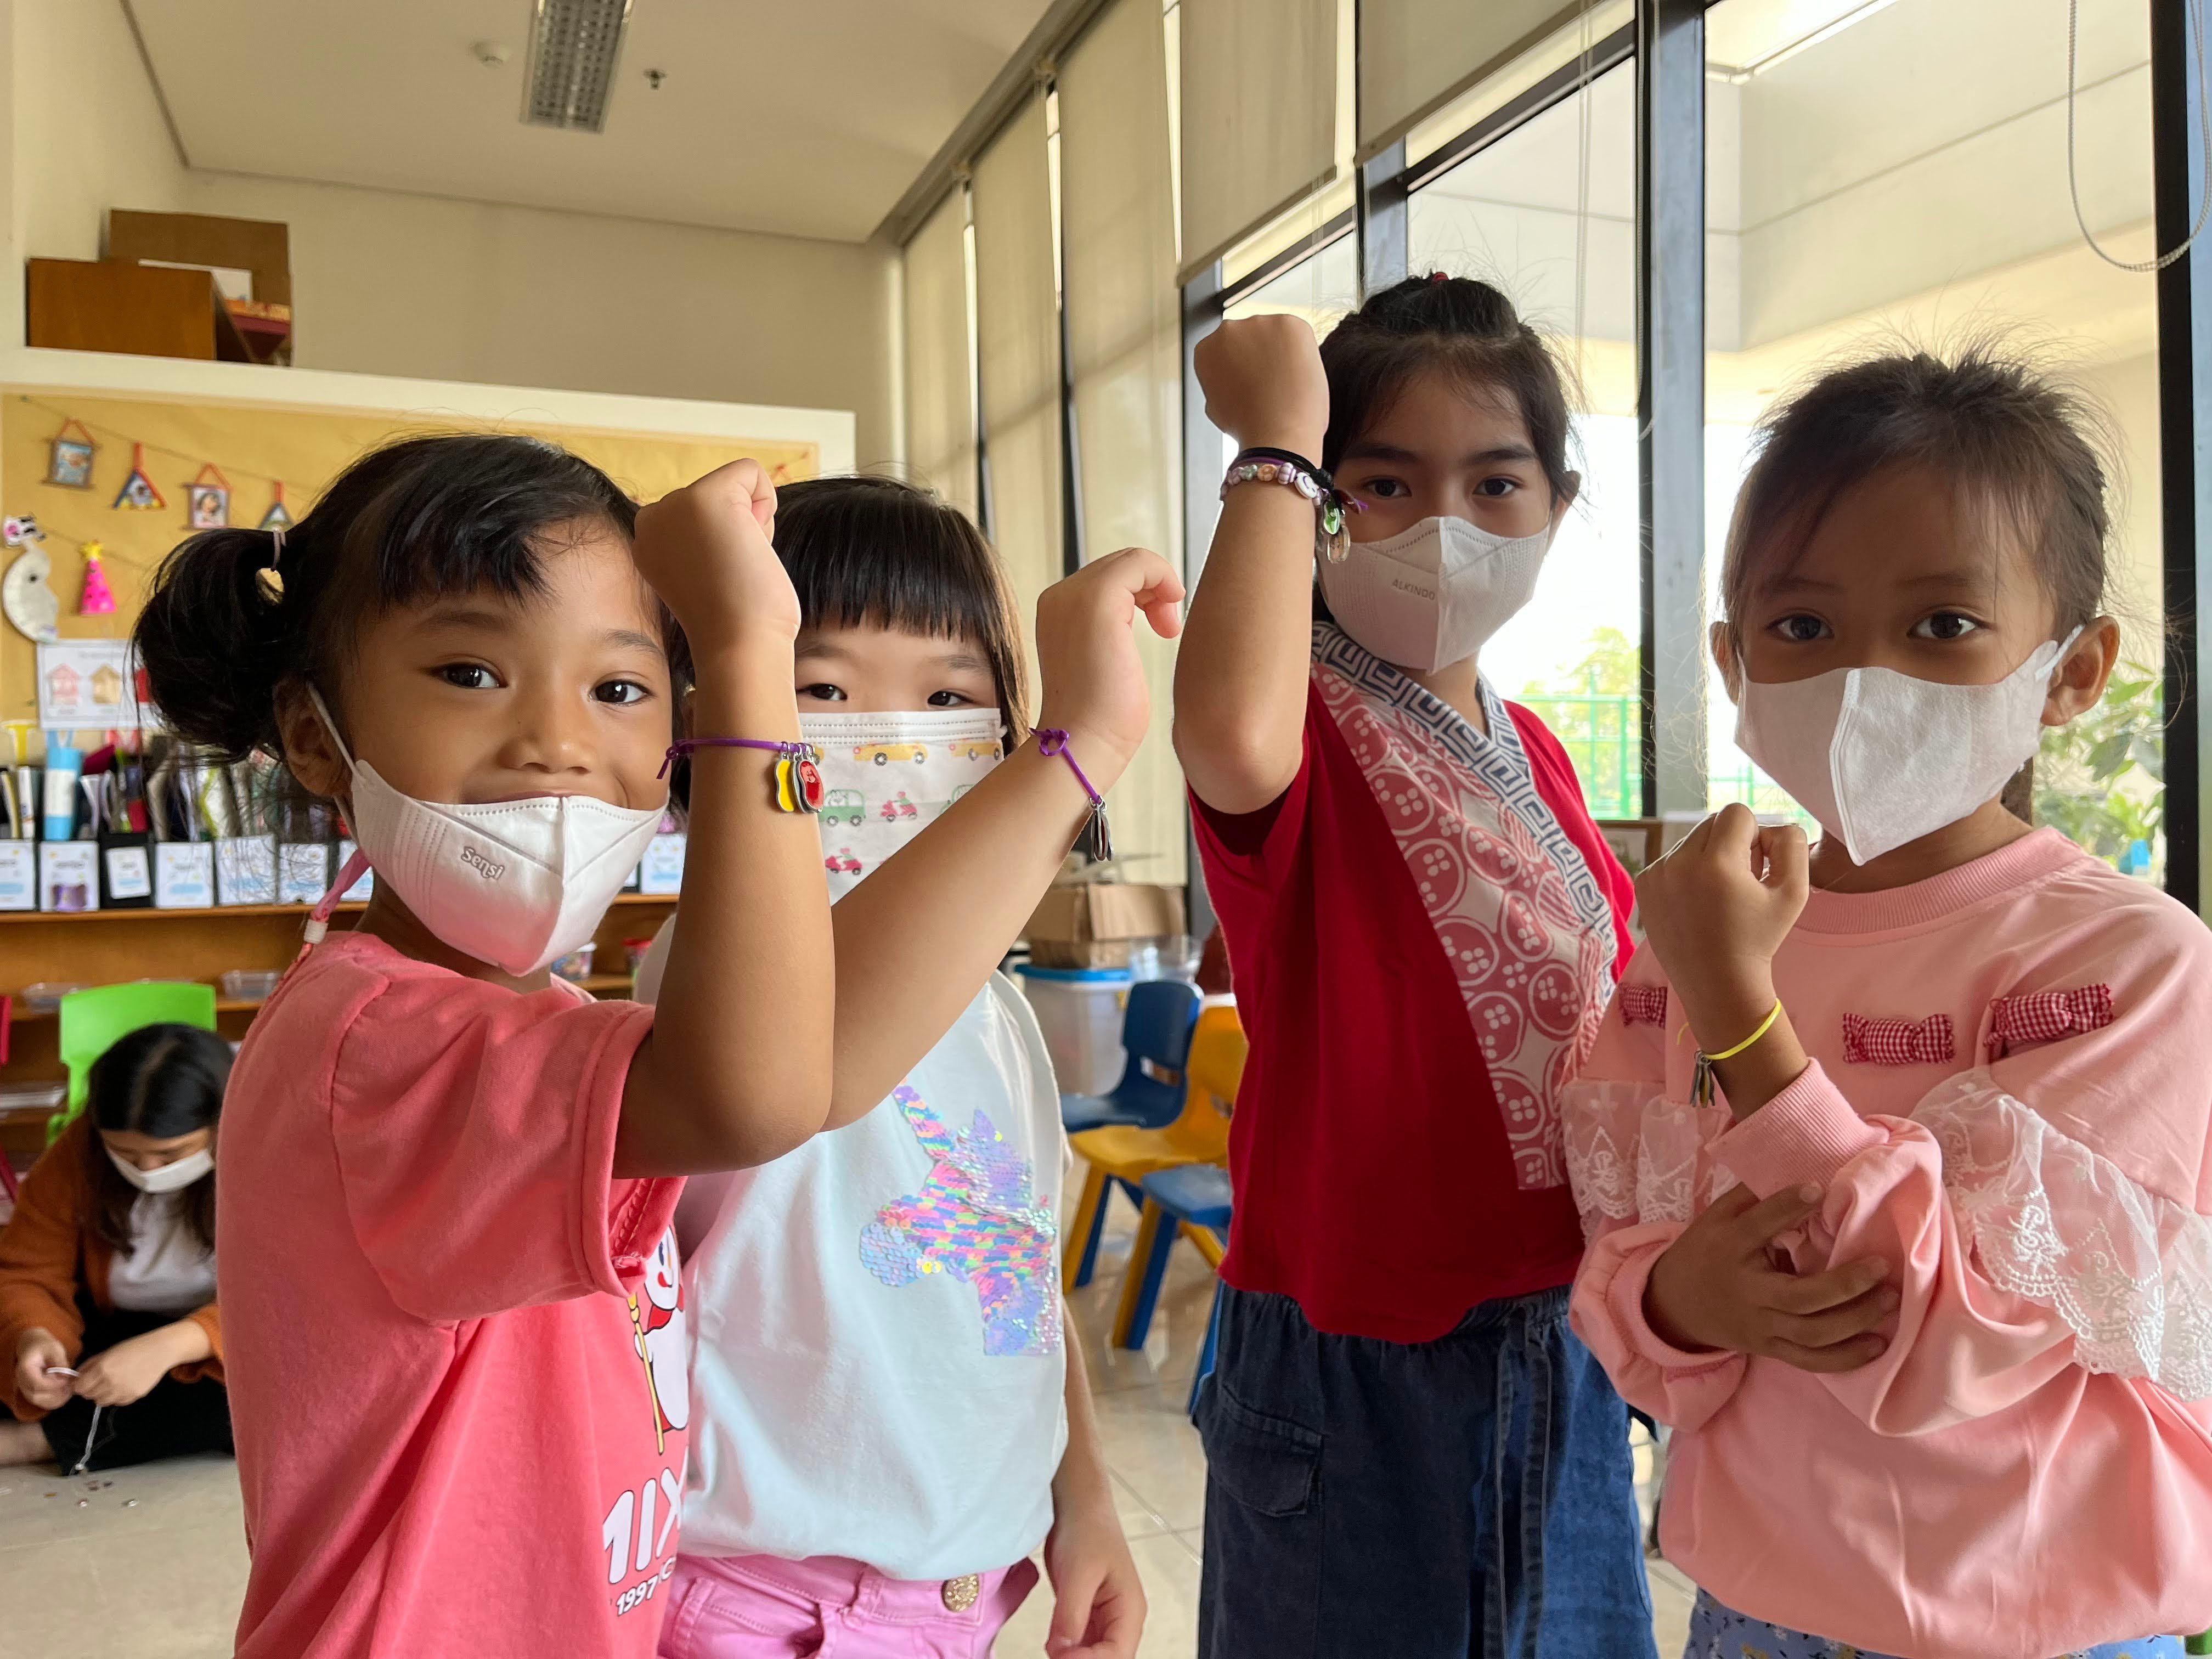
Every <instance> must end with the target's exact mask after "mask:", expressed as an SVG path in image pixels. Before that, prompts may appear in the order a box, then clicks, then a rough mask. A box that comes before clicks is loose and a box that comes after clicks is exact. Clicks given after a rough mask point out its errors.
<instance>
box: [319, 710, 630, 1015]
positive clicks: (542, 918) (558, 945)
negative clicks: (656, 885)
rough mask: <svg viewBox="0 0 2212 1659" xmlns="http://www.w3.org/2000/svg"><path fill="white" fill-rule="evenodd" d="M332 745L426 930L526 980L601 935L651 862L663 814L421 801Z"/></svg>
mask: <svg viewBox="0 0 2212 1659" xmlns="http://www.w3.org/2000/svg"><path fill="white" fill-rule="evenodd" d="M315 708H316V710H317V712H319V714H321V715H322V717H323V724H324V725H325V726H328V727H329V728H330V732H331V742H333V743H335V744H337V747H338V753H339V755H340V756H341V757H343V758H344V760H345V763H346V764H347V765H348V766H349V767H351V768H352V769H353V811H352V814H351V823H352V826H353V832H354V840H355V842H356V844H357V845H358V846H359V847H360V848H361V851H362V855H363V856H364V857H366V858H367V859H368V863H369V867H370V868H371V869H373V870H374V871H375V872H376V878H377V879H378V880H379V881H382V882H388V883H390V884H391V885H392V891H393V892H395V893H397V894H398V896H399V897H400V900H401V901H402V902H404V904H405V905H406V906H407V908H409V909H410V910H411V911H413V912H414V913H415V915H416V920H418V921H421V922H422V925H423V926H424V927H428V929H429V930H430V931H431V932H432V933H435V934H436V935H437V936H438V937H439V938H440V939H443V940H444V941H445V942H446V943H447V945H452V946H453V949H455V950H456V951H461V952H463V953H464V954H465V955H468V956H471V957H476V958H477V961H479V962H488V963H491V964H492V965H493V966H494V967H495V968H497V969H501V971H502V972H505V973H509V974H512V975H514V976H515V977H516V978H518V979H520V978H522V977H524V976H525V975H530V974H534V973H536V972H538V969H541V968H544V967H545V966H547V965H548V964H550V963H554V962H557V961H558V960H559V959H560V958H561V957H565V956H567V955H568V952H570V951H574V950H575V949H576V948H577V947H578V946H579V945H582V944H583V943H584V941H585V940H586V939H590V938H591V937H592V934H593V933H597V932H598V931H599V919H600V918H601V917H602V916H604V915H606V912H607V906H608V905H609V904H611V902H613V901H614V896H615V895H616V894H617V893H619V892H620V891H621V890H622V885H623V882H625V881H627V880H629V872H631V871H632V870H633V869H635V867H636V866H637V861H638V860H639V859H641V858H642V857H643V856H644V855H645V848H646V845H647V842H650V841H652V839H653V832H654V831H655V830H656V829H659V827H660V819H661V814H662V811H663V810H664V809H663V808H661V807H658V806H655V807H651V808H645V807H629V806H611V805H608V804H607V803H606V802H605V801H603V800H593V799H591V798H590V797H589V796H587V795H535V796H532V797H531V798H530V799H526V800H507V801H498V802H495V803H491V804H489V805H481V806H470V805H460V804H459V803H447V802H439V801H424V800H416V799H415V798H414V797H413V796H411V795H403V794H401V793H399V791H398V790H397V789H394V788H393V787H392V786H391V785H390V784H388V783H386V781H384V780H383V779H382V778H380V777H379V776H378V775H377V773H376V769H375V768H374V767H373V766H371V765H370V764H369V763H368V762H367V761H360V760H356V759H354V757H352V756H351V755H349V754H348V753H347V752H346V747H345V744H344V741H343V739H342V738H339V736H338V732H337V722H335V721H334V720H331V715H330V711H329V710H328V709H327V708H325V707H324V706H323V700H322V697H321V696H320V694H319V693H318V694H315Z"/></svg>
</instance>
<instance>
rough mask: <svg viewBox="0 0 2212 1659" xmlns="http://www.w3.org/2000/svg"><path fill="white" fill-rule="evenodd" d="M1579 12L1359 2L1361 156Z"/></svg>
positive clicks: (1496, 3) (1509, 0)
mask: <svg viewBox="0 0 2212 1659" xmlns="http://www.w3.org/2000/svg"><path fill="white" fill-rule="evenodd" d="M1589 3H1590V4H1591V5H1593V6H1594V5H1595V3H1596V0H1589ZM1184 4H1185V8H1186V9H1188V5H1189V0H1184ZM1581 9H1582V8H1581V7H1580V6H1579V5H1577V4H1574V3H1571V0H1482V3H1481V4H1480V5H1469V4H1468V0H1360V6H1359V153H1360V154H1361V155H1372V154H1373V153H1374V152H1375V151H1376V150H1378V149H1382V148H1383V146H1384V145H1386V144H1388V143H1391V142H1392V141H1393V140H1395V139H1397V138H1399V137H1402V136H1403V135H1404V134H1405V132H1406V131H1407V129H1409V128H1410V127H1412V126H1413V125H1414V124H1415V123H1416V122H1417V121H1419V119H1420V118H1422V117H1423V116H1425V115H1426V114H1428V113H1429V112H1431V110H1434V109H1436V108H1437V107H1439V106H1442V105H1443V103H1444V102H1445V101H1446V100H1449V99H1450V98H1453V97H1455V96H1456V95H1457V94H1459V92H1460V91H1461V90H1462V88H1465V87H1467V86H1468V85H1469V84H1471V83H1472V82H1474V81H1475V80H1476V79H1478V78H1479V77H1480V76H1482V75H1483V74H1485V73H1486V72H1488V71H1489V70H1493V69H1496V68H1500V67H1502V66H1503V65H1504V64H1505V63H1506V62H1507V61H1508V60H1510V58H1512V57H1513V56H1514V55H1515V54H1516V53H1517V52H1519V51H1520V50H1521V49H1522V47H1523V46H1532V45H1534V43H1535V41H1536V40H1540V39H1541V38H1542V37H1543V36H1544V35H1546V34H1548V33H1551V32H1552V31H1553V29H1555V28H1558V27H1559V26H1561V25H1562V24H1565V23H1570V22H1572V21H1574V19H1575V17H1576V15H1577V13H1578V12H1579V11H1580V10H1581Z"/></svg>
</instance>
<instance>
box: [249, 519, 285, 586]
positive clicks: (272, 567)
mask: <svg viewBox="0 0 2212 1659" xmlns="http://www.w3.org/2000/svg"><path fill="white" fill-rule="evenodd" d="M269 540H270V548H269V562H268V563H267V564H264V565H263V566H262V567H261V568H260V569H258V570H257V571H255V572H254V573H253V579H254V580H255V581H256V582H258V583H259V584H260V587H261V596H262V598H264V599H267V600H268V601H269V603H270V604H271V605H280V604H282V603H283V599H284V573H283V571H281V570H279V569H278V568H276V564H277V561H279V560H280V559H282V558H283V556H284V527H283V526H282V525H279V526H277V527H276V529H274V530H272V531H270V532H269Z"/></svg>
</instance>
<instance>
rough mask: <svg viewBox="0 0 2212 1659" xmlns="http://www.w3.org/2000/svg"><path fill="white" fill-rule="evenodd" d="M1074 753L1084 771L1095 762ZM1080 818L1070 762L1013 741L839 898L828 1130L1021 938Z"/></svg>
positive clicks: (925, 1043) (869, 1104)
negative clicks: (947, 806) (983, 774)
mask: <svg viewBox="0 0 2212 1659" xmlns="http://www.w3.org/2000/svg"><path fill="white" fill-rule="evenodd" d="M1081 743H1082V738H1081V737H1080V735H1077V736H1075V737H1073V738H1071V739H1070V750H1071V752H1073V751H1074V750H1075V749H1076V748H1078V747H1079V746H1080V744H1081ZM1078 758H1079V760H1081V761H1082V762H1083V763H1084V769H1085V771H1086V772H1089V771H1090V770H1091V768H1092V767H1093V766H1094V765H1097V764H1098V763H1099V762H1100V760H1101V759H1102V757H1100V756H1099V755H1097V754H1093V755H1089V756H1079V757H1078ZM1101 771H1102V774H1103V767H1102V768H1101ZM1093 781H1097V782H1099V783H1100V784H1101V785H1102V787H1103V781H1104V780H1103V775H1102V776H1099V777H1097V778H1094V780H1093ZM1090 812H1091V801H1090V798H1089V797H1088V796H1086V795H1085V793H1083V787H1082V786H1081V785H1080V784H1079V783H1078V782H1077V781H1076V779H1075V774H1074V773H1073V771H1071V770H1070V769H1069V768H1068V765H1067V763H1066V761H1065V760H1063V759H1060V758H1059V757H1055V756H1046V755H1041V754H1039V753H1038V752H1037V748H1036V744H1035V743H1034V742H1031V743H1027V744H1024V745H1023V746H1022V747H1021V748H1020V749H1018V750H1016V751H1015V752H1014V753H1013V754H1012V755H1011V756H1009V757H1007V758H1006V760H1005V761H1004V762H1002V763H1000V765H999V766H997V767H996V768H994V769H993V770H992V772H991V774H990V775H989V776H988V777H987V778H985V779H984V780H983V781H981V783H979V784H977V785H976V786H975V787H974V788H973V789H972V790H970V791H969V793H967V794H966V795H965V796H963V798H962V799H961V800H960V802H959V804H958V805H956V806H954V807H952V808H951V810H950V811H946V812H945V814H944V815H943V816H942V817H939V819H938V820H937V822H936V823H933V824H931V825H930V826H929V828H927V829H925V830H923V831H922V832H921V834H920V835H919V836H915V839H914V840H913V841H912V842H909V843H908V845H907V846H905V847H903V848H900V849H899V851H898V853H897V854H896V856H895V857H893V858H891V859H890V860H888V861H887V862H886V863H885V864H884V866H883V867H882V868H881V869H879V870H877V871H875V872H872V874H871V875H870V876H869V877H868V878H867V879H866V881H864V882H862V883H861V884H860V885H859V886H857V887H855V888H854V890H852V891H851V892H850V893H848V894H847V895H846V896H844V897H843V898H842V899H840V900H839V901H838V902H837V905H836V909H835V910H833V911H832V912H831V918H832V921H833V923H834V926H835V927H836V936H837V1030H836V1075H835V1082H834V1084H833V1086H832V1090H831V1098H830V1103H829V1126H828V1127H831V1128H836V1127H839V1126H841V1125H842V1124H846V1123H850V1122H852V1121H854V1120H855V1119H857V1118H860V1117H863V1116H865V1115H866V1114H867V1113H868V1112H869V1111H871V1110H872V1109H874V1107H875V1106H876V1105H877V1104H878V1103H880V1102H881V1101H882V1100H883V1098H884V1096H886V1095H888V1094H889V1093H890V1091H892V1090H893V1089H894V1088H896V1086H897V1085H898V1083H899V1080H900V1079H902V1078H903V1077H904V1076H905V1075H906V1074H907V1073H908V1072H910V1071H912V1070H913V1069H914V1066H915V1063H916V1062H917V1061H918V1060H921V1057H922V1056H923V1055H924V1054H927V1053H928V1052H929V1051H930V1049H931V1048H933V1047H935V1046H936V1044H937V1042H938V1040H939V1038H941V1037H942V1036H944V1035H945V1031H946V1030H949V1029H950V1028H951V1024H952V1023H953V1021H954V1020H956V1019H957V1018H959V1017H960V1012H961V1010H962V1009H963V1008H965V1007H966V1006H968V1005H969V1003H970V1002H971V1001H973V1000H975V993H976V992H977V991H978V990H980V989H981V987H982V984H983V981H985V979H987V977H988V976H989V975H990V973H991V970H992V969H994V968H996V967H997V966H998V965H999V963H1000V958H1002V957H1004V956H1005V955H1006V951H1008V950H1009V949H1010V948H1011V947H1012V945H1013V943H1014V941H1015V939H1018V938H1019V937H1020V935H1021V931H1022V927H1023V925H1024V923H1026V922H1027V921H1029V919H1030V914H1031V913H1032V912H1033V911H1035V910H1036V905H1037V901H1038V900H1039V899H1040V898H1042V896H1044V891H1045V890H1046V889H1047V888H1048V887H1049V886H1050V885H1051V884H1052V878H1053V877H1054V875H1055V874H1057V873H1058V872H1059V870H1060V864H1061V861H1062V860H1064V859H1065V858H1066V855H1067V849H1068V848H1070V847H1071V846H1073V844H1074V842H1075V837H1076V835H1077V833H1078V832H1079V830H1080V829H1082V827H1083V823H1084V820H1085V818H1086V817H1089V816H1090ZM687 902H688V901H687ZM667 982H669V983H671V984H672V983H673V982H674V976H673V975H671V976H670V978H669V980H668V981H667Z"/></svg>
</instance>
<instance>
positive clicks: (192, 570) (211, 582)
mask: <svg viewBox="0 0 2212 1659" xmlns="http://www.w3.org/2000/svg"><path fill="white" fill-rule="evenodd" d="M586 524H598V525H604V526H611V527H612V528H613V529H614V530H615V531H617V532H618V533H620V534H621V535H622V536H623V537H624V538H628V537H629V536H630V535H631V534H632V533H633V532H634V531H635V528H636V525H637V507H636V504H635V502H633V501H631V500H630V499H629V496H627V495H624V494H623V492H622V490H621V489H618V488H617V486H616V484H615V483H614V481H613V480H612V479H611V478H609V477H607V475H606V474H605V473H604V472H602V471H599V468H598V467H596V466H593V465H592V464H591V463H590V462H589V461H586V460H584V459H580V458H579V457H577V456H574V455H572V454H570V453H568V451H567V450H565V449H562V448H561V447H558V446H557V445H555V444H550V443H546V442H544V441H543V440H540V439H537V438H526V437H520V436H516V435H508V434H501V433H475V434H466V433H451V434H445V435H439V436H435V437H420V438H408V439H404V440H402V441H399V442H398V443H394V444H391V445H387V446H386V447H384V448H381V449H377V450H373V451H371V452H370V453H368V454H367V455H364V456H362V458H361V459H359V460H357V461H356V462H355V463H354V464H353V465H351V466H349V467H348V468H347V469H346V470H345V471H343V473H341V474H339V475H338V477H337V480H336V481H335V482H334V483H332V484H331V487H330V488H329V489H326V490H325V491H324V492H323V495H322V499H321V500H319V501H317V502H316V503H315V507H314V510H313V512H311V513H308V514H307V516H306V517H305V518H303V519H301V520H300V522H299V523H298V524H296V525H295V526H292V527H291V528H290V529H289V530H288V531H285V532H283V542H282V544H281V557H280V556H279V552H280V544H279V543H278V541H277V539H276V536H275V535H274V534H272V533H271V532H268V531H262V530H246V529H239V528H234V529H228V530H207V531H203V532H200V533H199V534H198V535H197V536H194V537H192V538H190V539H189V540H187V541H185V542H184V543H182V544H179V546H178V548H177V549H176V550H175V551H174V552H173V553H171V554H170V555H169V556H168V557H167V559H165V560H164V561H163V562H162V563H161V570H160V572H159V573H158V574H156V575H155V579H154V589H153V592H152V593H151V594H150V595H149V597H148V599H147V601H146V608H145V610H144V611H143V613H142V614H141V616H140V617H139V618H138V626H137V629H136V630H135V634H134V637H135V638H136V640H137V645H138V651H139V655H140V658H141V660H143V662H144V664H145V666H146V673H147V678H148V681H149V686H150V689H151V691H152V694H153V701H154V702H155V705H156V706H158V707H159V708H160V709H161V715H162V718H163V719H164V720H166V721H167V723H168V724H169V726H171V727H172V728H173V730H174V731H175V732H177V733H178V734H179V736H181V737H183V738H186V739H188V740H189V741H191V742H193V743H196V744H201V745H203V746H204V747H205V748H207V749H209V750H212V751H214V753H215V754H216V755H217V756H219V757H222V758H223V759H225V760H242V759H244V758H245V757H246V756H247V755H249V754H251V753H252V752H253V751H254V750H264V751H266V752H268V753H270V754H280V753H282V752H283V744H282V738H281V735H280V732H279V728H278V724H277V714H276V694H277V691H278V690H279V689H280V688H281V687H283V686H284V685H286V684H289V683H293V682H304V683H306V684H309V685H312V686H314V687H315V688H316V689H318V690H320V691H321V692H322V694H323V696H325V697H326V698H328V699H330V700H331V704H332V707H333V709H334V710H335V709H336V708H337V703H338V702H339V699H340V694H341V688H340V679H341V674H340V670H342V669H343V666H344V665H345V663H346V660H347V658H348V654H349V653H350V651H351V650H352V648H353V642H354V640H355V637H356V632H357V630H358V628H359V626H360V623H362V620H363V618H364V617H368V616H373V615H374V614H376V613H378V612H380V611H388V610H390V609H392V607H393V606H395V605H410V604H413V603H416V602H417V601H419V600H422V599H432V598H436V597H440V596H442V595H446V594H458V593H468V592H483V591H489V592H494V593H497V594H499V595H501V597H503V598H507V599H521V598H524V597H526V596H528V595H532V594H535V593H538V592H542V591H543V589H544V574H543V572H542V570H541V568H540V560H541V558H542V557H543V556H544V554H545V553H547V552H548V551H550V550H552V548H551V546H550V545H549V544H548V539H547V538H548V537H549V536H550V535H551V534H552V533H553V532H556V531H558V530H560V529H562V527H563V526H572V525H586ZM272 572H273V579H272ZM661 632H662V636H663V639H664V641H665V643H666V644H667V647H668V651H669V659H670V663H671V667H672V668H673V669H674V670H675V671H676V673H677V676H678V691H679V696H680V692H681V688H682V686H683V684H684V682H685V680H686V679H687V678H688V669H689V661H688V655H687V653H686V652H685V651H684V644H683V636H682V634H681V632H680V631H679V630H678V629H677V627H676V625H675V623H674V620H673V618H672V617H669V616H668V615H667V614H666V612H665V611H663V613H662V624H661ZM341 718H343V716H342V715H341Z"/></svg>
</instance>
